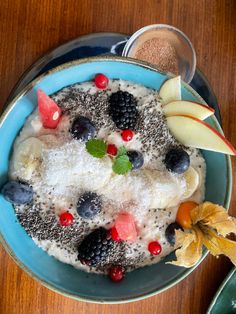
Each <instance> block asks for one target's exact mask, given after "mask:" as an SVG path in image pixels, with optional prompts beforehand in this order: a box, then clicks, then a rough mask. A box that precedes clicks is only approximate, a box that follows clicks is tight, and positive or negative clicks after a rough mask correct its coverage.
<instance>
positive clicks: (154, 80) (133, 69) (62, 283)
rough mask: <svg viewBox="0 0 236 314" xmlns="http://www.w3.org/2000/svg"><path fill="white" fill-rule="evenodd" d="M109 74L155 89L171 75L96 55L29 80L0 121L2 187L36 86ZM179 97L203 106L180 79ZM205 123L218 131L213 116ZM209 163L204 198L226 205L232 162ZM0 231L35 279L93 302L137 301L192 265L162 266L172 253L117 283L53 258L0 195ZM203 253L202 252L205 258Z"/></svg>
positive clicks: (55, 86) (218, 157)
mask: <svg viewBox="0 0 236 314" xmlns="http://www.w3.org/2000/svg"><path fill="white" fill-rule="evenodd" d="M101 72H102V73H104V74H106V75H107V76H108V77H110V78H120V79H124V80H130V81H133V82H135V83H139V84H143V85H145V86H147V87H150V88H154V89H157V90H158V89H159V88H160V86H161V84H162V83H163V82H164V81H165V80H166V79H168V78H169V77H171V74H167V73H163V72H161V71H160V70H158V69H157V68H153V67H150V66H149V65H148V64H145V63H141V62H139V61H137V60H133V59H127V58H126V59H125V58H121V57H98V58H90V59H81V60H79V61H75V62H71V63H66V64H64V65H62V66H59V67H58V68H56V69H54V70H53V71H50V72H48V73H46V74H44V75H42V76H41V77H39V78H37V79H36V80H34V81H33V82H32V83H30V84H29V85H28V86H27V87H26V88H25V89H24V90H23V91H22V92H21V93H20V94H19V95H18V96H17V97H16V98H15V99H14V100H13V101H12V102H11V103H10V104H9V105H8V107H7V108H6V110H5V112H4V113H3V115H2V117H1V120H0V147H1V154H0V186H2V185H3V184H4V183H5V182H6V180H7V172H8V166H9V158H10V155H11V150H12V145H13V143H14V140H15V138H16V136H17V134H18V133H19V131H20V129H21V128H22V126H23V125H24V122H25V119H26V118H27V117H28V116H29V115H30V114H31V112H32V111H33V110H34V108H35V106H36V104H37V99H36V90H37V89H38V88H42V89H43V90H44V91H45V92H46V93H47V94H52V93H55V92H56V91H58V90H60V89H61V88H63V87H65V86H67V85H71V84H74V83H76V82H83V81H87V80H92V79H93V77H94V75H95V74H96V73H101ZM182 98H183V99H185V100H192V101H196V102H199V103H202V104H204V103H205V102H204V100H203V99H202V98H201V97H200V96H199V95H198V94H197V93H196V92H195V91H194V90H193V89H192V88H191V87H189V86H188V85H187V84H185V83H184V82H182ZM207 122H208V123H209V124H210V125H211V126H213V127H214V128H215V129H217V130H218V131H219V132H221V133H222V130H221V128H220V126H219V124H218V122H217V120H216V118H215V117H211V118H209V119H208V120H207ZM203 155H204V158H205V160H206V164H207V177H206V195H205V199H206V200H208V201H212V202H214V203H218V204H221V205H223V206H224V207H226V208H228V206H229V201H230V195H231V185H232V184H231V181H232V178H231V176H232V174H231V163H230V158H229V157H228V156H226V155H224V154H219V153H215V152H208V151H203ZM0 208H1V215H0V234H1V242H2V244H3V245H4V247H5V249H6V250H7V251H8V252H9V254H10V255H11V256H12V257H13V259H14V260H15V261H16V262H17V264H18V265H19V266H20V267H21V268H22V269H24V270H25V271H26V272H27V273H28V274H30V275H31V276H32V277H33V278H35V279H36V280H38V281H39V282H41V283H42V284H43V285H45V286H46V287H48V288H50V289H52V290H54V291H56V292H59V293H61V294H63V295H66V296H69V297H72V298H75V299H77V300H83V301H87V302H96V303H124V302H130V301H134V300H140V299H143V298H146V297H148V296H152V295H155V294H157V293H160V292H162V291H163V290H166V289H167V288H169V287H171V286H173V285H174V284H176V283H177V282H179V281H180V280H182V279H183V278H185V277H186V276H187V275H188V274H190V273H191V272H192V271H193V269H194V268H195V267H196V266H195V267H194V268H191V269H185V268H181V267H175V266H172V265H167V264H165V263H166V261H168V260H172V259H173V258H174V254H173V253H172V254H171V255H169V256H168V257H166V258H165V259H164V260H162V261H161V262H160V263H158V264H156V265H152V266H149V267H144V268H141V269H137V270H135V271H133V272H131V273H128V274H127V276H126V278H125V280H123V281H122V282H121V283H119V284H114V283H112V282H111V281H110V280H109V279H108V278H107V277H106V276H102V275H95V274H88V273H85V272H83V271H80V270H76V269H75V268H73V267H72V266H70V265H66V264H63V263H61V262H59V261H57V260H56V259H55V258H54V257H50V256H49V255H48V254H47V253H45V252H44V251H43V250H41V249H40V248H38V247H37V246H36V245H35V244H34V242H33V240H32V239H31V238H30V237H29V236H28V235H27V234H26V232H25V230H24V229H23V228H22V227H21V225H20V224H19V223H18V222H17V219H16V216H15V213H14V208H13V207H12V205H11V204H10V203H8V202H7V201H6V200H5V199H4V198H3V197H2V196H1V195H0ZM206 254H207V251H205V252H204V254H203V258H204V257H205V256H206Z"/></svg>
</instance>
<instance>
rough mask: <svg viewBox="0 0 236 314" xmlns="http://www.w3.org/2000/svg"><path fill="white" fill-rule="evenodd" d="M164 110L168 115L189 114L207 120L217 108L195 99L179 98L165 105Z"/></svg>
mask: <svg viewBox="0 0 236 314" xmlns="http://www.w3.org/2000/svg"><path fill="white" fill-rule="evenodd" d="M163 112H164V113H165V115H166V116H167V117H170V116H179V115H187V116H191V117H195V118H197V119H200V120H205V119H206V118H208V117H209V116H211V115H213V114H214V112H215V110H214V109H212V108H210V107H208V106H205V105H202V104H199V103H196V102H193V101H186V100H177V101H172V102H170V103H168V104H167V105H165V106H164V107H163Z"/></svg>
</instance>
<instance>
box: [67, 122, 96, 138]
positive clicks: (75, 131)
mask: <svg viewBox="0 0 236 314" xmlns="http://www.w3.org/2000/svg"><path fill="white" fill-rule="evenodd" d="M70 132H71V133H72V136H73V137H74V138H75V139H77V140H82V141H87V140H89V139H91V138H93V137H94V136H95V132H96V129H95V126H94V124H93V123H92V122H91V121H90V120H89V119H88V118H86V117H83V116H79V117H77V118H76V119H75V120H74V121H73V123H72V126H71V129H70Z"/></svg>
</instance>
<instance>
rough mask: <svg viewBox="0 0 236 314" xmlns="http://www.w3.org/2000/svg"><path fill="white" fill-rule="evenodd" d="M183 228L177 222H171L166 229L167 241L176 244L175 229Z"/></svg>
mask: <svg viewBox="0 0 236 314" xmlns="http://www.w3.org/2000/svg"><path fill="white" fill-rule="evenodd" d="M179 229H180V230H183V228H182V227H181V226H180V225H178V224H177V222H173V223H171V224H170V225H169V226H168V227H167V228H166V231H165V236H166V239H167V241H168V242H169V243H170V244H171V245H175V230H179Z"/></svg>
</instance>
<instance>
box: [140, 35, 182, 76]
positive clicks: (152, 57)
mask: <svg viewBox="0 0 236 314" xmlns="http://www.w3.org/2000/svg"><path fill="white" fill-rule="evenodd" d="M134 57H135V58H136V59H139V60H142V61H146V62H149V63H152V64H154V65H157V66H158V67H159V68H160V69H161V70H163V71H167V72H171V73H173V74H176V75H178V74H179V71H178V60H177V56H176V51H175V48H174V47H173V46H172V45H171V44H170V43H169V42H167V41H166V40H165V39H161V38H156V37H154V38H151V39H148V40H146V41H144V42H142V43H141V44H140V45H139V44H138V43H137V48H136V52H135V54H134Z"/></svg>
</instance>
